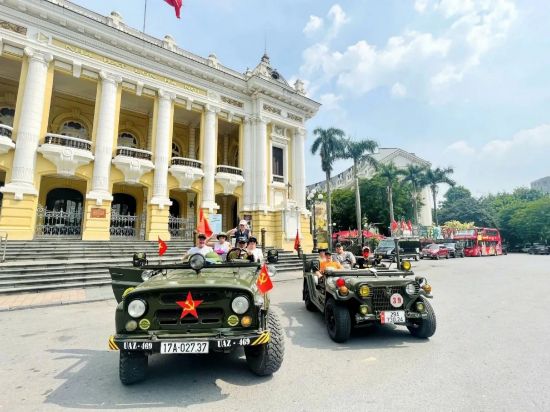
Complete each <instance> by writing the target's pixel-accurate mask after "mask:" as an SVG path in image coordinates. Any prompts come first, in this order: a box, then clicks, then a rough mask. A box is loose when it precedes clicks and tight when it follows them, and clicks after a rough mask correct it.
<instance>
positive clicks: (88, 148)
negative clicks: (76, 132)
mask: <svg viewBox="0 0 550 412" xmlns="http://www.w3.org/2000/svg"><path fill="white" fill-rule="evenodd" d="M38 152H39V153H42V156H44V158H46V159H48V160H49V161H50V162H52V163H53V164H54V165H55V166H56V167H57V173H58V174H59V175H61V176H74V175H75V173H76V169H78V168H79V167H80V166H84V165H87V164H88V163H90V162H91V161H92V160H94V155H93V154H92V142H90V141H89V140H86V139H80V138H78V137H72V136H65V135H61V134H54V133H48V134H46V137H45V138H44V143H43V144H42V145H41V146H40V147H39V148H38Z"/></svg>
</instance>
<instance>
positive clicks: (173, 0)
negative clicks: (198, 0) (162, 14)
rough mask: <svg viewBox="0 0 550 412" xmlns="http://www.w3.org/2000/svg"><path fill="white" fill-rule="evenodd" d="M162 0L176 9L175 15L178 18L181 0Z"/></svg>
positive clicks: (181, 4)
mask: <svg viewBox="0 0 550 412" xmlns="http://www.w3.org/2000/svg"><path fill="white" fill-rule="evenodd" d="M164 1H165V2H166V3H168V4H169V5H170V6H172V7H173V8H174V9H175V10H176V17H177V18H178V19H179V18H180V10H181V6H183V0H164Z"/></svg>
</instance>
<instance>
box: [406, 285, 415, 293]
mask: <svg viewBox="0 0 550 412" xmlns="http://www.w3.org/2000/svg"><path fill="white" fill-rule="evenodd" d="M405 292H407V294H408V295H415V294H416V285H415V284H414V283H409V284H408V285H407V286H406V287H405Z"/></svg>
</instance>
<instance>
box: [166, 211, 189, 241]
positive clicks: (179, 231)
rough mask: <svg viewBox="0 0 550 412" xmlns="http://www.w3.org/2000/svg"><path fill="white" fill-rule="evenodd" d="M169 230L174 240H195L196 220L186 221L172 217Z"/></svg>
mask: <svg viewBox="0 0 550 412" xmlns="http://www.w3.org/2000/svg"><path fill="white" fill-rule="evenodd" d="M168 230H169V231H170V236H171V238H172V239H181V240H193V230H195V219H193V218H190V219H186V218H183V217H176V216H172V215H170V217H169V218H168Z"/></svg>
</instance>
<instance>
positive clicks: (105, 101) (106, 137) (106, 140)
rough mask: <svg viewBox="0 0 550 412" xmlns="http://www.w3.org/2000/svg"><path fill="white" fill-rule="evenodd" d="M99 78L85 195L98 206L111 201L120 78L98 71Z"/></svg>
mask: <svg viewBox="0 0 550 412" xmlns="http://www.w3.org/2000/svg"><path fill="white" fill-rule="evenodd" d="M99 77H100V78H101V100H100V101H99V102H98V104H99V113H98V120H97V133H96V136H95V160H94V172H93V177H92V190H91V191H90V192H89V193H88V194H87V195H86V198H87V199H93V200H95V201H96V204H97V205H98V206H99V205H101V203H102V202H103V201H104V200H107V201H112V200H113V196H112V195H111V187H110V179H109V178H110V174H111V160H112V157H113V142H114V140H115V138H116V137H115V130H117V125H116V124H115V121H116V114H117V113H116V111H117V110H118V108H117V104H116V100H117V88H118V84H119V83H120V82H121V81H122V79H121V78H120V77H118V76H113V75H109V74H107V73H105V72H101V73H99Z"/></svg>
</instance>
